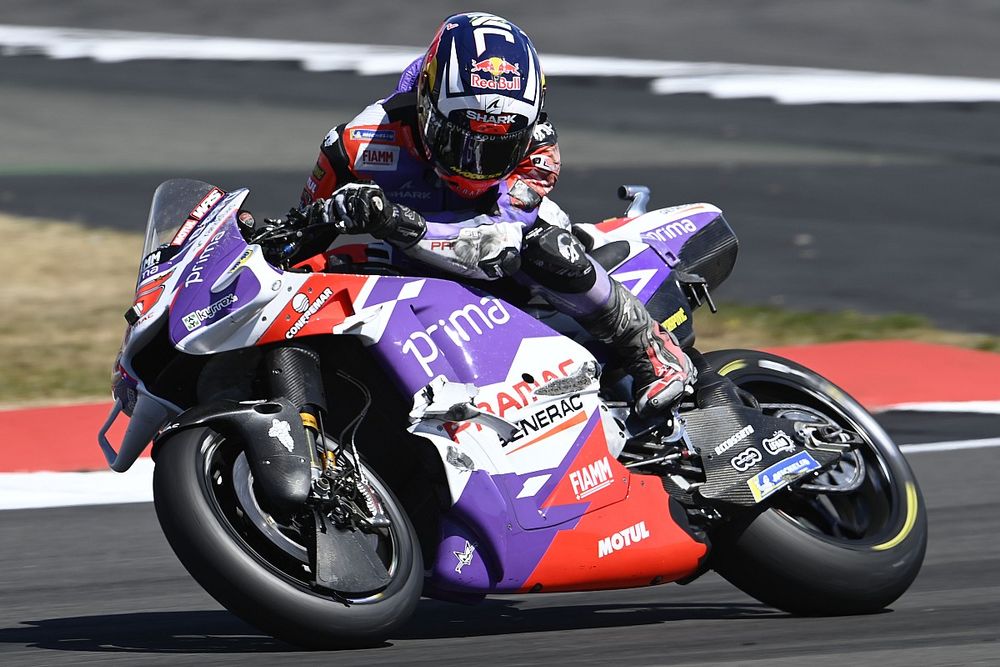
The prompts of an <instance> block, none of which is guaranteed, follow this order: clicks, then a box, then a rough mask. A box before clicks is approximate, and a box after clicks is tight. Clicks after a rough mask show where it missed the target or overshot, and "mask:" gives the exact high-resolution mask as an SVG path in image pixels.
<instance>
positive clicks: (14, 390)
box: [0, 215, 142, 403]
mask: <svg viewBox="0 0 1000 667" xmlns="http://www.w3.org/2000/svg"><path fill="white" fill-rule="evenodd" d="M0 237H2V238H3V239H4V242H3V243H2V244H0V266H2V267H3V274H4V277H5V279H4V280H3V281H2V282H0V309H2V312H3V317H2V319H0V403H11V402H24V401H36V400H41V401H50V400H52V401H55V400H63V399H75V398H83V397H92V396H93V397H101V398H105V397H107V396H109V392H110V384H109V381H110V377H111V366H112V364H113V363H114V360H115V354H116V353H117V351H118V346H119V344H120V343H121V337H122V333H123V332H124V329H125V320H124V318H123V317H122V314H123V313H124V312H125V309H126V308H128V306H129V304H130V303H131V302H132V297H133V294H134V292H135V276H136V267H137V266H138V261H139V253H140V252H141V250H142V238H141V236H140V235H138V234H125V233H121V232H114V231H109V230H103V229H101V230H97V229H89V228H85V227H83V226H80V225H75V224H68V223H61V222H52V221H46V220H33V219H26V218H18V217H12V216H7V215H0Z"/></svg>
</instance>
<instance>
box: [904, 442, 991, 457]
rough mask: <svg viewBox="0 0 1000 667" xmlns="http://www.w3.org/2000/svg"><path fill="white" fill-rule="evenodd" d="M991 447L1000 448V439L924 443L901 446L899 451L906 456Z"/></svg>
mask: <svg viewBox="0 0 1000 667" xmlns="http://www.w3.org/2000/svg"><path fill="white" fill-rule="evenodd" d="M989 447H1000V438H984V439H982V440H951V441H946V442H924V443H920V444H917V445H900V446H899V450H900V451H901V452H903V453H904V454H920V453H922V452H950V451H953V450H956V449H985V448H989Z"/></svg>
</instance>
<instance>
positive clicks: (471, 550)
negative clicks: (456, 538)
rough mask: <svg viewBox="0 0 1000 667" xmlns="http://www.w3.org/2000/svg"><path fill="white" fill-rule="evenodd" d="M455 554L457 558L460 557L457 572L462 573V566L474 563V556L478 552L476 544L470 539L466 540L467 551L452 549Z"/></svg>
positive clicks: (456, 566)
mask: <svg viewBox="0 0 1000 667" xmlns="http://www.w3.org/2000/svg"><path fill="white" fill-rule="evenodd" d="M452 553H453V554H455V558H457V559H458V563H456V564H455V572H457V573H458V574H462V568H463V567H465V566H466V565H472V557H473V556H474V555H475V553H476V545H475V544H473V543H472V542H470V541H469V540H466V541H465V551H452Z"/></svg>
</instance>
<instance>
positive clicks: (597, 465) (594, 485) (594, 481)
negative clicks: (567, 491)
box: [569, 456, 615, 500]
mask: <svg viewBox="0 0 1000 667" xmlns="http://www.w3.org/2000/svg"><path fill="white" fill-rule="evenodd" d="M569 483H570V484H571V485H572V486H573V494H574V495H575V496H576V499H577V500H583V499H584V498H586V497H587V496H589V495H591V494H592V493H597V492H598V491H600V490H601V489H605V488H607V487H609V486H611V485H612V484H614V483H615V478H614V475H613V474H612V472H611V464H610V463H608V457H607V456H605V457H604V458H602V459H601V460H599V461H594V462H593V463H590V464H588V465H585V466H583V467H582V468H580V469H579V470H574V471H573V472H571V473H570V474H569Z"/></svg>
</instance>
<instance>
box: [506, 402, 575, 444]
mask: <svg viewBox="0 0 1000 667" xmlns="http://www.w3.org/2000/svg"><path fill="white" fill-rule="evenodd" d="M580 410H583V402H582V401H581V400H580V395H579V394H573V395H572V396H570V397H569V398H564V399H562V400H560V401H559V402H558V403H552V404H551V405H547V406H545V407H544V408H542V409H541V410H538V411H537V412H535V413H533V414H531V415H530V416H529V417H528V418H527V419H518V420H517V421H516V422H514V425H515V426H517V431H515V432H514V435H513V436H511V439H510V441H509V442H505V443H503V445H502V446H503V447H506V446H508V445H510V444H512V443H515V442H517V441H518V440H520V439H521V438H523V437H524V436H526V435H530V434H533V433H537V432H538V431H541V430H543V429H546V428H548V427H549V426H554V425H555V424H556V423H557V422H560V421H562V420H563V419H565V418H566V417H568V416H569V415H572V414H574V413H577V412H579V411H580Z"/></svg>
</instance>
